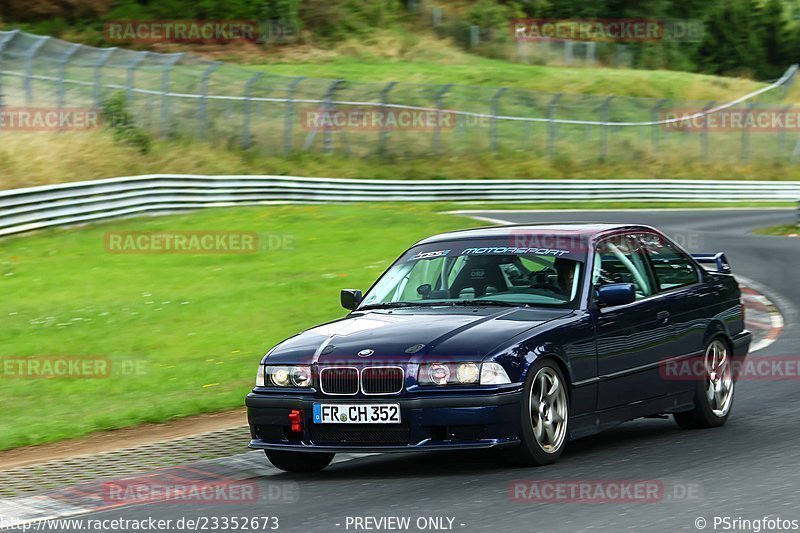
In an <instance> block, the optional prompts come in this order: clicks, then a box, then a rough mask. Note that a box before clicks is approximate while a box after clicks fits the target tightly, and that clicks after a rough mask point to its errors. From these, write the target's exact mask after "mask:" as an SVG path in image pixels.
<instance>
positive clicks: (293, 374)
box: [256, 365, 311, 387]
mask: <svg viewBox="0 0 800 533" xmlns="http://www.w3.org/2000/svg"><path fill="white" fill-rule="evenodd" d="M262 369H263V370H262ZM256 386H257V387H310V386H311V367H310V366H308V365H293V366H286V365H261V367H260V368H259V375H258V377H257V378H256Z"/></svg>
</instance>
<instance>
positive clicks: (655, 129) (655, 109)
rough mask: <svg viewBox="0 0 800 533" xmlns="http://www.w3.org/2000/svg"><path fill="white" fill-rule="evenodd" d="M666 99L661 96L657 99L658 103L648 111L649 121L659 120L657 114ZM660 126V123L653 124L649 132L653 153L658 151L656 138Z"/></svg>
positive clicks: (657, 137)
mask: <svg viewBox="0 0 800 533" xmlns="http://www.w3.org/2000/svg"><path fill="white" fill-rule="evenodd" d="M668 101H669V100H667V99H666V98H662V99H661V100H659V101H658V103H657V104H656V105H655V107H653V111H652V112H651V113H650V120H651V121H653V122H658V121H659V120H661V118H660V116H659V115H660V113H661V109H662V108H663V107H664V104H666V103H667V102H668ZM660 127H661V124H653V129H652V130H651V132H650V133H651V137H652V139H651V141H652V143H653V153H654V154H657V153H658V149H659V148H658V140H659V131H658V128H660Z"/></svg>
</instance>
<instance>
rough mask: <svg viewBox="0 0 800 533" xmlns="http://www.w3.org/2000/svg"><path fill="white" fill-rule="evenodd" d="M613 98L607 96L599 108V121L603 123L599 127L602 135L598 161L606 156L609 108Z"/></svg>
mask: <svg viewBox="0 0 800 533" xmlns="http://www.w3.org/2000/svg"><path fill="white" fill-rule="evenodd" d="M613 99H614V97H613V96H609V97H608V98H606V99H605V101H604V102H603V105H602V107H601V108H600V114H601V118H600V120H601V121H602V122H603V125H602V126H601V128H603V129H602V135H601V137H600V159H605V158H606V156H608V128H609V125H608V122H609V116H610V113H609V107H610V106H611V100H613Z"/></svg>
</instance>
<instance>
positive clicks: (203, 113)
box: [197, 61, 221, 139]
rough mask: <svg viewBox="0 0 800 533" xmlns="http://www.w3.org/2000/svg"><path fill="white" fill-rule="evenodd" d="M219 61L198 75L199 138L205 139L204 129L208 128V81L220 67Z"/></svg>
mask: <svg viewBox="0 0 800 533" xmlns="http://www.w3.org/2000/svg"><path fill="white" fill-rule="evenodd" d="M220 64H221V63H220V62H219V61H214V62H213V63H211V65H209V66H208V68H207V69H205V70H204V71H203V73H202V74H201V75H200V105H199V109H198V110H197V111H198V120H199V122H200V123H199V124H198V126H199V129H200V138H201V139H205V138H206V129H207V128H208V80H209V78H210V77H211V74H213V72H214V71H215V70H217V69H218V68H219V67H220Z"/></svg>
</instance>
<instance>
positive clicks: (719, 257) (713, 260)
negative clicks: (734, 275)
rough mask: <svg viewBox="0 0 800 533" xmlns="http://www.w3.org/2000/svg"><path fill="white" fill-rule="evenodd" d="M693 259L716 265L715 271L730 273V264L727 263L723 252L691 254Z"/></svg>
mask: <svg viewBox="0 0 800 533" xmlns="http://www.w3.org/2000/svg"><path fill="white" fill-rule="evenodd" d="M692 257H693V258H694V260H695V261H697V262H698V263H700V264H701V265H703V266H705V265H716V267H717V272H721V273H723V274H730V273H731V265H730V264H729V263H728V258H727V257H725V252H717V253H716V254H692Z"/></svg>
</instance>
